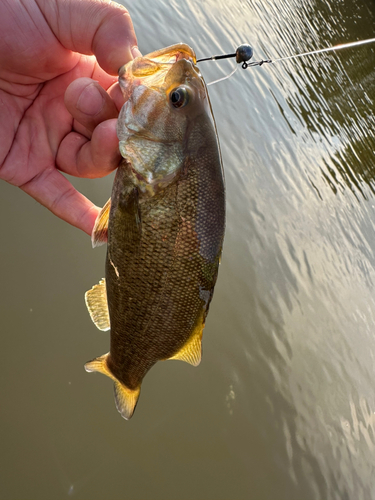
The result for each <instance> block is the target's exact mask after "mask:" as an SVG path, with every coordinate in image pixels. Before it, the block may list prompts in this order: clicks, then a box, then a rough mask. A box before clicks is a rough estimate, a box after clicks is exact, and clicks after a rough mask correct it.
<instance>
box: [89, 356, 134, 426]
mask: <svg viewBox="0 0 375 500" xmlns="http://www.w3.org/2000/svg"><path fill="white" fill-rule="evenodd" d="M108 356H109V353H107V354H104V355H103V356H100V357H99V358H95V359H93V360H92V361H88V362H87V363H86V364H85V370H86V371H87V372H99V373H103V375H107V377H109V378H111V379H112V380H113V381H114V388H115V402H116V408H117V410H118V412H119V413H120V414H121V416H122V417H123V418H125V419H126V420H129V419H130V418H131V417H132V415H133V413H134V410H135V407H136V405H137V402H138V398H139V394H140V392H141V388H140V387H137V389H134V390H132V389H129V388H128V387H126V386H125V385H124V384H122V383H121V382H120V381H119V380H117V378H116V377H115V376H114V375H113V374H112V372H111V371H110V370H109V368H108V364H107V358H108Z"/></svg>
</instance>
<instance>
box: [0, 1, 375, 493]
mask: <svg viewBox="0 0 375 500" xmlns="http://www.w3.org/2000/svg"><path fill="white" fill-rule="evenodd" d="M127 6H128V8H129V10H130V12H131V14H132V16H133V19H134V23H135V26H136V29H137V33H138V38H139V43H140V49H141V51H142V52H143V53H147V52H150V51H152V50H154V49H157V48H160V47H163V46H166V45H170V44H173V43H175V42H180V41H183V42H186V43H189V44H190V45H191V46H192V47H194V48H195V50H196V52H197V55H198V57H202V56H205V55H211V54H217V53H220V52H223V51H231V50H232V49H234V48H235V47H236V46H237V45H238V44H239V43H241V42H244V41H248V42H249V43H250V44H251V45H253V47H254V48H255V59H259V58H267V57H283V56H286V55H290V54H295V53H298V52H305V51H308V50H315V49H318V48H323V47H326V46H329V45H334V44H337V43H341V42H349V41H354V40H358V39H364V38H372V37H373V36H374V27H375V3H374V2H373V1H370V0H358V1H357V2H353V1H352V0H341V1H340V2H329V1H324V0H320V1H318V0H316V1H309V2H306V1H302V0H289V1H288V2H286V1H281V0H280V1H277V0H273V1H271V0H270V1H263V0H247V1H242V0H225V1H224V0H215V1H214V0H206V1H205V2H197V1H195V0H186V1H184V2H182V1H180V0H171V1H169V2H167V1H166V0H154V1H153V2H152V3H151V2H149V1H148V0H137V2H135V1H130V2H129V3H128V4H127ZM233 64H234V63H230V62H222V63H220V64H215V63H202V65H201V67H202V70H203V71H204V74H205V75H206V79H207V81H211V80H214V79H216V78H219V77H220V76H223V75H225V74H226V73H228V72H229V71H230V69H231V68H232V66H233ZM210 95H211V101H212V105H213V109H214V113H215V117H216V122H217V125H218V130H219V135H220V139H221V146H222V153H223V159H224V166H225V172H226V180H227V202H228V221H227V233H226V240H225V247H224V255H223V259H222V266H221V270H220V276H219V281H218V284H217V287H216V292H215V296H214V300H213V303H212V306H211V311H210V314H209V317H208V322H207V326H206V329H205V334H204V358H203V362H202V364H201V365H200V366H199V368H196V369H193V368H192V367H190V366H188V365H186V364H184V363H181V362H168V363H159V364H158V365H156V366H155V367H154V368H153V369H152V371H151V372H150V373H149V375H148V376H147V377H146V379H145V381H144V383H143V386H142V398H141V401H140V404H139V406H138V408H137V412H136V414H135V416H134V418H133V419H132V420H131V421H129V422H125V421H124V420H123V419H122V418H121V417H120V415H119V414H118V413H117V411H116V409H115V406H114V401H113V394H112V383H111V382H110V381H109V380H108V379H106V378H105V377H102V376H99V375H98V376H95V375H89V374H87V373H86V372H85V371H84V369H83V364H84V362H85V361H87V360H89V359H91V358H93V357H94V356H97V355H99V354H102V353H104V352H107V350H108V345H109V343H108V342H109V339H108V335H107V334H106V333H104V332H99V330H97V329H96V328H95V326H94V325H93V324H92V323H91V320H90V318H89V316H88V313H87V311H86V308H85V304H84V300H83V295H84V292H85V291H86V290H87V289H88V288H90V287H91V286H92V285H93V284H94V283H96V282H97V281H98V279H99V278H101V277H102V275H103V271H104V255H105V249H103V248H100V249H96V250H91V246H90V240H89V238H88V237H87V236H85V235H84V234H81V233H80V232H79V231H78V230H76V229H74V228H72V227H70V226H68V225H66V224H65V223H63V222H61V221H60V220H58V219H56V218H55V217H54V216H52V215H51V214H50V213H49V212H47V211H46V210H45V209H44V208H42V207H40V206H39V205H38V204H37V203H36V202H34V201H33V200H31V199H30V198H28V197H27V196H26V195H25V194H23V193H21V192H19V191H18V190H17V189H16V188H14V187H11V186H8V185H6V184H5V183H2V184H0V193H1V196H0V211H1V213H2V214H3V217H2V218H1V230H2V237H1V242H2V243H1V257H2V258H1V261H0V272H1V278H2V279H1V283H2V291H1V292H0V295H1V305H0V312H1V331H2V335H1V337H0V349H1V353H2V363H1V369H0V387H1V412H0V429H1V431H0V437H1V452H0V471H1V472H0V476H1V479H0V498H1V499H5V500H32V499H36V498H38V499H40V500H43V499H48V500H50V499H51V498H53V499H54V500H58V499H62V498H68V497H72V498H77V499H82V500H85V499H88V498H90V499H91V500H95V499H98V500H99V499H100V500H102V499H111V500H117V499H128V500H159V499H160V500H175V499H178V500H243V499H244V500H245V499H246V500H249V499H254V500H262V499H265V500H293V499H296V500H301V499H304V500H309V499H314V500H317V499H322V500H327V499H354V498H355V499H356V500H357V499H358V500H361V499H363V500H367V499H370V498H375V479H374V478H375V467H374V466H375V384H374V380H375V362H374V354H375V349H374V345H375V290H374V283H375V232H374V221H375V198H374V193H375V179H374V176H375V162H374V154H375V153H374V151H375V136H374V130H375V119H374V111H375V46H374V45H372V46H364V47H359V48H355V49H349V50H345V51H342V52H339V53H336V54H332V55H322V56H312V57H307V58H303V59H299V60H293V61H289V62H285V63H277V64H274V65H272V66H263V67H261V68H253V69H248V70H246V71H243V70H239V71H237V73H236V74H235V76H233V77H232V78H231V79H229V80H227V81H225V82H223V83H220V84H218V85H215V86H213V87H211V88H210ZM111 183H112V179H111V178H108V179H104V180H100V181H88V180H77V181H75V184H76V185H77V186H78V187H79V188H80V189H81V190H82V191H83V192H84V193H85V194H86V195H87V196H88V197H90V198H91V199H93V200H94V201H95V202H96V203H98V204H103V203H104V202H105V201H106V200H107V198H108V195H109V193H110V188H111ZM4 214H5V215H4Z"/></svg>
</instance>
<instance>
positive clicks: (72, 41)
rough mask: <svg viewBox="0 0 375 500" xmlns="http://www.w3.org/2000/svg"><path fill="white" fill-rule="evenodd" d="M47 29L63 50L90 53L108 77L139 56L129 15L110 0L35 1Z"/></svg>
mask: <svg viewBox="0 0 375 500" xmlns="http://www.w3.org/2000/svg"><path fill="white" fill-rule="evenodd" d="M36 1H37V3H38V5H39V8H40V10H41V11H42V12H43V15H44V16H45V18H46V20H47V22H48V24H49V26H50V28H51V29H52V31H53V32H54V34H55V36H56V37H57V39H58V40H59V42H60V43H61V44H62V45H63V46H64V47H65V48H67V49H69V50H72V51H74V52H78V53H80V54H87V55H92V54H94V55H95V57H96V59H97V61H98V63H99V65H100V66H101V67H102V68H103V69H104V71H106V72H107V73H109V74H111V75H117V73H118V70H119V68H120V67H121V66H122V65H123V64H125V63H127V62H128V61H130V60H131V59H133V55H134V56H137V55H139V54H140V53H139V51H138V49H137V38H136V36H135V33H134V27H133V23H132V20H131V17H130V14H129V12H128V11H127V10H126V9H125V7H123V6H122V5H120V4H118V3H116V2H112V1H111V0H80V1H77V0H64V1H60V0H36Z"/></svg>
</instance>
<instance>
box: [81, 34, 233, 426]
mask: <svg viewBox="0 0 375 500" xmlns="http://www.w3.org/2000/svg"><path fill="white" fill-rule="evenodd" d="M119 84H120V87H121V90H122V93H123V96H124V98H125V104H124V105H123V107H122V109H121V111H120V114H119V117H118V122H117V135H118V138H119V149H120V152H121V155H122V157H123V160H122V162H121V164H120V165H119V167H118V169H117V172H116V176H115V180H114V183H113V188H112V193H111V198H110V199H109V200H108V202H107V203H106V204H105V205H104V207H103V209H102V210H101V212H100V213H99V215H98V218H97V220H96V222H95V226H94V229H93V233H92V243H93V246H97V245H100V244H103V243H107V255H106V261H105V278H103V279H102V280H100V282H99V283H98V284H97V285H95V286H94V287H93V288H92V289H91V290H89V291H88V292H86V295H85V300H86V305H87V308H88V310H89V313H90V316H91V319H92V320H93V322H94V323H95V325H96V326H97V327H98V328H99V329H100V330H103V331H107V330H110V350H109V352H108V353H107V354H104V355H103V356H100V357H98V358H95V359H93V360H92V361H89V362H87V363H86V364H85V369H86V371H88V372H100V373H103V374H104V375H107V376H108V377H110V378H111V379H112V380H113V381H114V392H115V403H116V407H117V410H118V411H119V413H120V414H121V416H122V417H123V418H125V419H126V420H128V419H130V418H131V416H132V415H133V413H134V410H135V407H136V405H137V402H138V398H139V394H140V390H141V383H142V380H143V378H144V376H145V375H146V373H147V372H148V371H149V370H150V368H151V367H152V366H153V365H154V364H155V363H156V362H158V361H162V360H169V359H172V360H182V361H185V362H187V363H189V364H191V365H193V366H198V365H199V363H200V361H201V353H202V333H203V329H204V326H205V321H206V317H207V313H208V309H209V306H210V302H211V299H212V295H213V292H214V287H215V283H216V280H217V275H218V268H219V262H220V258H221V253H222V246H223V239H224V229H225V185H224V174H223V167H222V160H221V153H220V147H219V142H218V137H217V131H216V125H215V120H214V117H213V113H212V109H211V104H210V100H209V96H208V92H207V87H206V84H205V82H204V79H203V77H202V75H201V73H200V70H199V68H198V67H197V65H196V56H195V53H194V51H193V49H192V48H190V47H189V46H188V45H186V44H182V43H181V44H177V45H173V46H170V47H166V48H164V49H160V50H157V51H155V52H152V53H150V54H148V55H146V56H143V57H137V58H135V59H134V60H133V61H131V62H129V63H127V64H126V65H124V66H123V67H122V68H120V70H119Z"/></svg>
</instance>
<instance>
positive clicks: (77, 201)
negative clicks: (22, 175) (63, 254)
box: [21, 168, 100, 235]
mask: <svg viewBox="0 0 375 500" xmlns="http://www.w3.org/2000/svg"><path fill="white" fill-rule="evenodd" d="M21 189H22V190H23V191H25V192H26V193H27V194H29V195H30V196H32V197H33V198H34V199H35V200H37V201H38V202H39V203H41V204H42V205H44V206H45V207H47V208H48V209H49V210H51V212H52V213H53V214H55V215H57V217H60V218H61V219H63V220H64V221H66V222H68V223H69V224H72V226H75V227H78V228H79V229H81V230H82V231H84V232H85V233H87V234H89V235H91V232H92V229H93V227H94V224H95V220H96V217H97V216H98V214H99V212H100V209H99V208H98V207H96V206H95V205H94V204H93V203H91V201H90V200H88V199H87V198H86V197H85V196H83V195H82V194H81V193H79V192H78V191H77V190H76V189H75V188H74V187H73V186H72V185H71V184H70V182H69V181H68V179H66V178H65V177H64V176H63V175H62V174H61V173H60V172H59V171H58V170H56V169H55V168H51V169H46V170H43V171H42V172H41V173H40V174H39V175H37V176H35V177H34V178H33V179H32V180H31V181H29V182H28V183H26V184H24V185H23V186H22V187H21Z"/></svg>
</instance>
